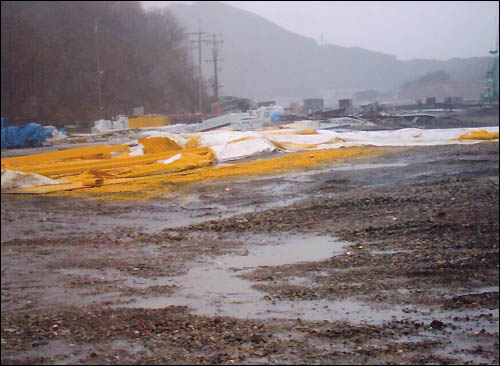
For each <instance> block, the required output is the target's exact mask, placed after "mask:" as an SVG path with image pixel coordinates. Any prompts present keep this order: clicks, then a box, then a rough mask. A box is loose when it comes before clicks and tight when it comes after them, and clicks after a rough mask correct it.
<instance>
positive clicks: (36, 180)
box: [1, 169, 61, 189]
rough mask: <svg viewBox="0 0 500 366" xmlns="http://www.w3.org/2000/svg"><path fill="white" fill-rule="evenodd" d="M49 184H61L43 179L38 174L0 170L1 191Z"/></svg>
mask: <svg viewBox="0 0 500 366" xmlns="http://www.w3.org/2000/svg"><path fill="white" fill-rule="evenodd" d="M50 184H61V182H59V181H57V180H53V179H50V178H47V177H44V176H43V175H40V174H31V173H23V172H18V171H17V170H10V169H3V170H2V180H1V186H2V189H12V188H28V187H35V186H46V185H50Z"/></svg>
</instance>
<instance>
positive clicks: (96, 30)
mask: <svg viewBox="0 0 500 366" xmlns="http://www.w3.org/2000/svg"><path fill="white" fill-rule="evenodd" d="M104 32H109V31H105V30H99V18H97V19H96V20H95V24H94V34H95V57H96V67H97V99H98V102H99V115H100V117H101V118H104V115H103V105H102V86H101V78H102V74H103V71H102V70H101V62H100V58H99V47H98V36H97V34H98V33H104Z"/></svg>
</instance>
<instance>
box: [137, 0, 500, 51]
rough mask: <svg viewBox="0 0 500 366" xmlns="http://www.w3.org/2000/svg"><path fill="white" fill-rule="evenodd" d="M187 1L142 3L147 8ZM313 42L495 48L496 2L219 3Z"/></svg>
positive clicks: (416, 48) (399, 47) (375, 47)
mask: <svg viewBox="0 0 500 366" xmlns="http://www.w3.org/2000/svg"><path fill="white" fill-rule="evenodd" d="M173 2H182V3H186V4H191V3H192V1H158V2H151V1H143V3H144V4H145V5H146V6H147V7H149V6H159V5H160V4H163V5H165V4H170V3H173ZM221 2H223V3H226V4H229V5H231V6H234V7H237V8H240V9H243V10H247V11H250V12H252V13H255V14H258V15H260V16H262V17H264V18H266V19H268V20H270V21H272V22H273V23H275V24H277V25H279V26H281V27H283V28H285V29H287V30H289V31H292V32H294V33H298V34H301V35H304V36H308V37H311V38H313V39H315V40H316V41H318V43H320V42H321V43H330V44H335V45H339V46H345V47H361V48H365V49H369V50H372V51H379V52H383V53H386V54H391V55H395V56H397V57H398V58H399V59H400V60H408V59H414V58H425V59H440V60H446V59H450V58H453V57H475V56H487V55H488V51H489V50H490V49H492V48H494V47H495V43H496V36H497V28H498V4H499V2H498V1H428V2H425V1H402V2H397V1H366V2H365V1H346V2H344V1H221Z"/></svg>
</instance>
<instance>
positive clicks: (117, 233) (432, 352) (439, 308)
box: [1, 142, 499, 365]
mask: <svg viewBox="0 0 500 366" xmlns="http://www.w3.org/2000/svg"><path fill="white" fill-rule="evenodd" d="M498 146H499V145H498V143H491V142H489V143H480V144H475V145H449V146H435V147H412V148H394V149H391V150H390V151H389V152H387V153H386V154H384V155H381V156H376V157H365V158H359V159H357V160H355V161H352V162H350V163H341V164H330V165H328V166H323V167H321V169H316V170H311V171H307V172H300V173H293V174H285V175H281V176H267V177H260V178H247V179H239V180H233V181H219V182H216V183H210V184H200V185H197V186H194V187H190V188H186V189H182V188H179V191H178V192H177V193H176V194H173V195H172V194H171V195H169V196H168V197H161V198H158V199H154V200H149V201H123V202H109V201H104V200H97V199H76V198H69V197H51V196H24V195H23V196H21V195H5V194H2V205H1V223H2V236H1V238H2V239H1V255H2V262H1V273H2V277H1V284H2V285H1V292H2V303H1V309H2V324H1V361H2V364H275V363H280V364H299V363H300V364H352V365H354V364H498V362H499V353H498V343H499V337H498V325H499V322H498V316H499V314H498V303H499V299H498V279H499V278H498V277H499V276H498V275H499V272H498V264H499V263H498V244H499V226H498V224H499V218H498V214H499V209H498V188H499V179H498V177H499V172H498V167H499V165H498V164H499V161H498V153H499V151H498Z"/></svg>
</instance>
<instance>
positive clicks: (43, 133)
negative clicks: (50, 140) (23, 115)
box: [2, 121, 53, 149]
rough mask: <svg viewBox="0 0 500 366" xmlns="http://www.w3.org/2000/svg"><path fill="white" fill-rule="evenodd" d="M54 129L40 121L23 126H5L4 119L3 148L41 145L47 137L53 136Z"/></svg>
mask: <svg viewBox="0 0 500 366" xmlns="http://www.w3.org/2000/svg"><path fill="white" fill-rule="evenodd" d="M52 131H53V130H52V129H50V128H44V127H43V126H42V125H40V124H38V123H28V124H27V125H24V126H22V127H18V126H10V127H3V121H2V149H19V148H26V147H40V146H42V144H43V143H44V142H45V140H46V139H47V137H50V136H52Z"/></svg>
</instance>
